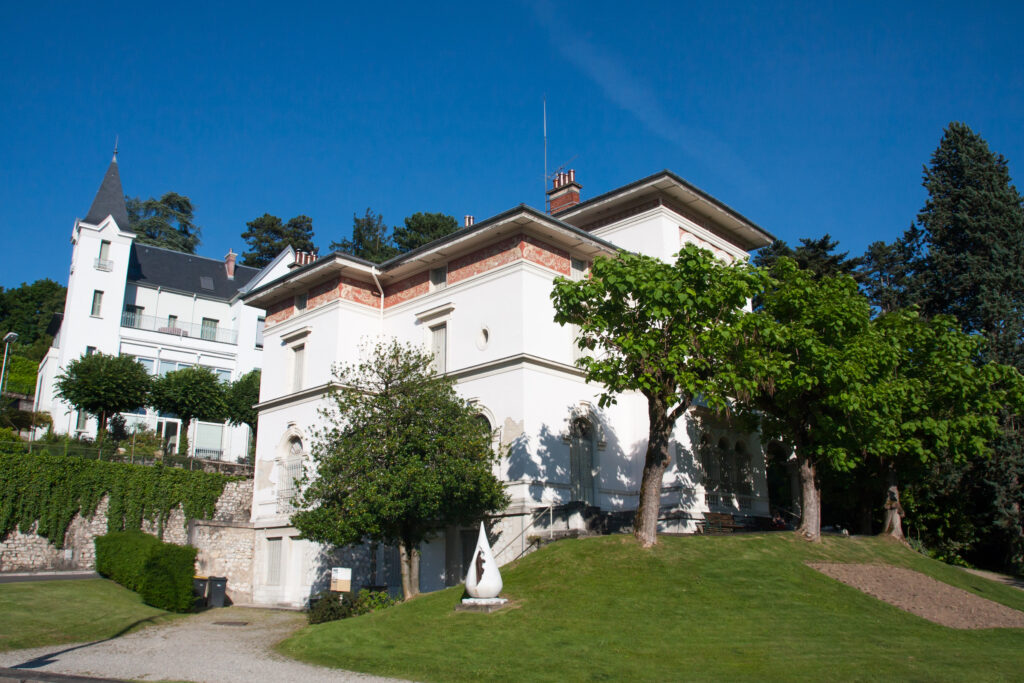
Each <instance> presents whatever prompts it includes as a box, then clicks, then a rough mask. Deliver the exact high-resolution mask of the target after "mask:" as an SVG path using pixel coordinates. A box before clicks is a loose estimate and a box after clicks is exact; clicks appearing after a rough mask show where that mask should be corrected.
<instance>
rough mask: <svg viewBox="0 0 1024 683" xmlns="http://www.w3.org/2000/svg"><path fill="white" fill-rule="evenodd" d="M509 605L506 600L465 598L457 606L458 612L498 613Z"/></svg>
mask: <svg viewBox="0 0 1024 683" xmlns="http://www.w3.org/2000/svg"><path fill="white" fill-rule="evenodd" d="M507 604H508V600H507V599H506V598H463V599H462V604H460V605H456V606H455V611H456V612H483V613H484V614H489V613H490V612H496V611H498V610H499V609H501V608H502V607H504V606H505V605H507Z"/></svg>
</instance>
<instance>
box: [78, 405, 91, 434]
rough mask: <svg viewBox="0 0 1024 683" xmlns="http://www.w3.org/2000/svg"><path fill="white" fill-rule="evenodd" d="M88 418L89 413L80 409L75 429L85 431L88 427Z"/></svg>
mask: <svg viewBox="0 0 1024 683" xmlns="http://www.w3.org/2000/svg"><path fill="white" fill-rule="evenodd" d="M88 420H89V413H87V412H85V411H84V410H79V411H78V422H77V423H76V424H75V429H77V430H78V431H80V432H83V431H85V429H86V427H87V426H88V425H87V424H86V422H88Z"/></svg>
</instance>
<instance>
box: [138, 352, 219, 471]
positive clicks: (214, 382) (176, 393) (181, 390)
mask: <svg viewBox="0 0 1024 683" xmlns="http://www.w3.org/2000/svg"><path fill="white" fill-rule="evenodd" d="M149 404H150V405H151V406H153V407H154V408H156V409H157V410H159V411H160V412H163V413H171V414H173V415H177V416H178V417H179V418H180V419H181V437H180V438H179V439H178V455H184V454H185V451H186V447H187V446H186V436H187V435H188V430H189V425H191V424H192V420H196V419H198V420H208V421H211V422H217V421H220V420H223V419H224V416H225V414H226V413H227V405H226V403H225V400H224V387H223V385H221V383H220V380H219V379H218V378H217V375H215V374H214V373H213V371H212V370H209V369H207V368H203V367H191V368H183V369H181V370H175V371H174V372H168V373H167V374H166V375H164V376H163V377H160V378H158V379H156V381H154V382H153V389H152V391H151V392H150V397H149Z"/></svg>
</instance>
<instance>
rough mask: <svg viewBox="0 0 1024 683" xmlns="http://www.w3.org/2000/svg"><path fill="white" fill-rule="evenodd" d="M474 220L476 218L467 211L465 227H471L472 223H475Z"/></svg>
mask: <svg viewBox="0 0 1024 683" xmlns="http://www.w3.org/2000/svg"><path fill="white" fill-rule="evenodd" d="M474 221H475V219H474V218H473V217H472V216H471V215H469V214H468V213H467V214H466V218H465V220H464V221H463V227H466V228H468V227H470V226H471V225H473V223H474Z"/></svg>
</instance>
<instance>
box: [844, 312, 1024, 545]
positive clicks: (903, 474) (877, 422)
mask: <svg viewBox="0 0 1024 683" xmlns="http://www.w3.org/2000/svg"><path fill="white" fill-rule="evenodd" d="M871 328H872V329H871V332H870V335H866V337H867V336H870V338H871V342H870V344H869V345H868V347H869V348H867V349H865V351H868V352H869V353H867V354H865V363H866V365H867V368H868V371H867V376H866V379H865V381H864V382H862V383H857V384H854V385H852V386H851V387H848V388H849V389H850V390H853V391H857V392H858V396H857V401H856V406H855V410H852V411H851V412H849V413H848V417H849V419H850V424H851V427H852V429H851V435H852V437H853V441H854V442H855V443H856V447H857V448H858V450H859V451H860V452H861V453H862V454H863V456H864V457H865V458H867V459H870V460H873V461H875V462H876V463H878V464H879V465H880V468H879V469H881V470H882V471H883V472H885V474H886V477H887V482H886V485H887V491H886V496H887V499H886V501H885V512H886V514H885V525H884V529H883V532H882V533H883V534H887V535H891V536H893V537H895V538H898V539H900V540H903V526H902V518H903V515H904V512H903V506H902V505H900V486H901V480H902V481H903V482H912V481H916V480H919V479H920V478H921V476H922V475H923V474H924V472H926V471H927V469H928V468H929V467H931V465H932V464H933V463H935V462H936V461H938V460H940V459H945V460H947V461H948V462H951V463H954V464H965V463H967V461H968V460H971V459H978V458H984V457H987V456H988V455H989V454H990V453H991V450H992V449H991V443H992V441H993V439H994V438H995V437H996V436H997V435H998V434H999V419H1000V415H1001V413H1002V410H1003V409H1004V407H1005V406H1006V405H1020V404H1021V403H1022V401H1024V378H1022V377H1021V375H1020V373H1018V372H1017V370H1016V369H1015V368H1013V367H1011V366H1008V365H1000V364H998V363H983V364H978V363H977V359H978V355H979V351H980V347H981V345H982V344H981V340H980V339H979V337H978V336H977V335H968V334H966V333H964V332H963V331H962V330H961V329H960V326H959V324H958V323H957V321H956V319H955V318H953V317H951V316H936V317H934V318H932V319H930V320H928V319H924V318H922V317H920V316H919V315H918V314H917V313H916V312H915V311H907V310H896V311H894V312H891V313H887V314H884V315H881V316H879V317H877V318H876V319H874V320H873V321H872V323H871Z"/></svg>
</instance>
